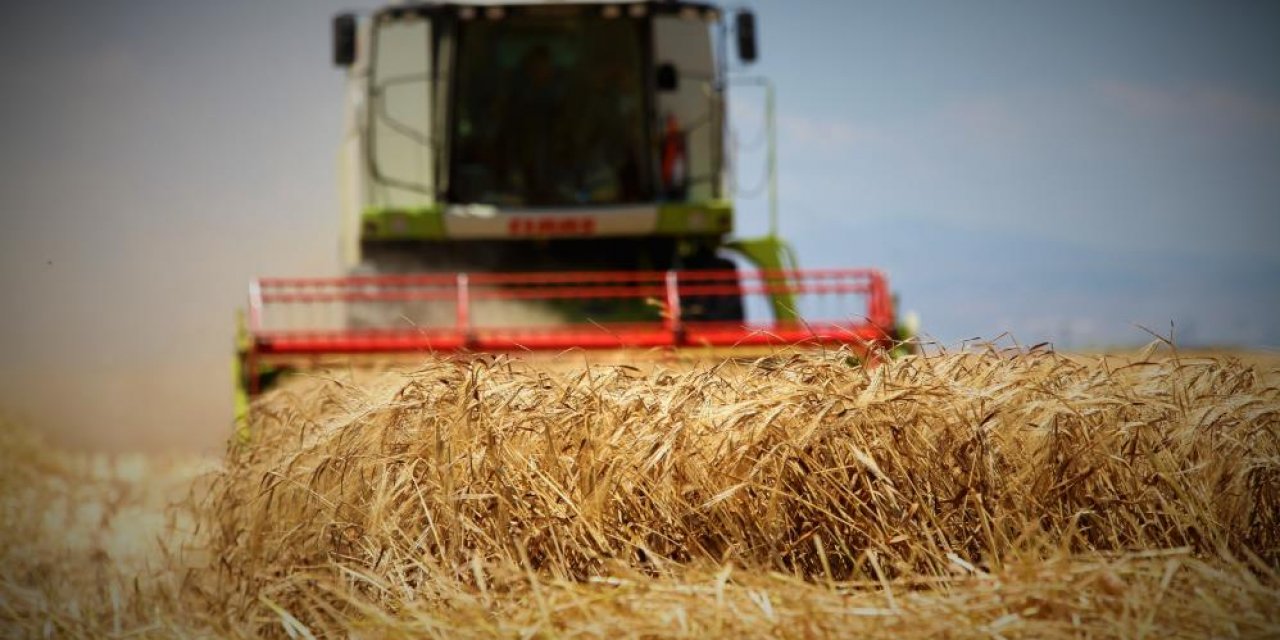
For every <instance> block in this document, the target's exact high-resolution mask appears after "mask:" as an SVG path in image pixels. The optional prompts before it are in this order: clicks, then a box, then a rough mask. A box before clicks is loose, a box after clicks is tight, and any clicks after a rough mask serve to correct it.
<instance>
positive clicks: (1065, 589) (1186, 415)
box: [0, 344, 1280, 638]
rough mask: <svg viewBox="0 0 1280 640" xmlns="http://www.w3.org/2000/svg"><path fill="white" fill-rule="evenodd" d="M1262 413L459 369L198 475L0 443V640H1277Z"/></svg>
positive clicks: (1270, 444)
mask: <svg viewBox="0 0 1280 640" xmlns="http://www.w3.org/2000/svg"><path fill="white" fill-rule="evenodd" d="M1278 384H1280V369H1277V368H1276V367H1275V365H1274V361H1273V360H1268V359H1251V360H1250V359H1240V358H1237V357H1232V356H1229V355H1199V354H1186V353H1179V352H1177V351H1176V350H1172V349H1170V348H1169V347H1168V345H1160V344H1153V345H1152V347H1151V348H1149V349H1148V350H1146V351H1144V352H1142V353H1136V354H1129V355H1126V356H1108V357H1085V356H1064V355H1060V354H1057V353H1054V352H1052V351H1051V350H1047V349H1033V350H1025V349H1007V350H1000V349H997V348H995V347H994V346H990V345H982V346H977V347H972V348H968V349H964V350H961V351H952V352H926V353H922V354H920V355H916V356H909V357H905V358H901V359H896V360H889V361H886V362H884V363H881V364H880V365H878V366H874V367H864V366H862V365H860V364H858V363H857V362H856V361H855V360H854V359H852V358H850V357H849V355H848V354H847V353H844V352H839V351H788V352H780V353H776V354H772V355H767V356H762V357H751V358H724V357H720V358H716V359H709V360H705V361H700V362H696V363H693V364H688V363H683V362H667V363H664V362H663V361H661V360H659V361H657V362H655V363H649V364H645V365H643V366H633V365H629V364H619V363H617V362H614V363H610V364H598V365H584V364H581V358H568V359H566V360H565V361H563V362H558V363H546V362H529V361H523V360H520V359H518V358H508V357H505V356H481V357H471V358H454V359H448V358H445V359H433V360H427V361H423V362H421V363H419V364H418V365H417V366H414V367H409V368H406V369H403V370H399V371H393V372H384V373H372V372H359V371H354V372H353V371H349V370H341V369H339V370H333V371H330V372H321V373H317V374H314V375H309V376H301V377H297V378H295V379H293V380H291V381H290V383H289V384H287V385H285V386H284V387H283V388H281V389H278V390H276V391H273V392H272V393H270V394H268V395H266V396H264V397H263V398H262V399H260V400H259V401H258V403H257V404H256V405H255V407H254V413H253V424H252V430H253V434H254V436H253V440H252V442H250V443H248V444H237V443H233V444H231V445H230V446H229V447H228V451H227V455H226V457H225V459H224V460H221V461H218V462H216V463H209V462H207V461H169V462H167V463H158V462H155V461H148V462H146V463H145V464H143V463H138V464H135V465H133V466H134V467H142V468H140V469H139V468H132V469H131V468H130V465H129V464H125V463H122V462H121V461H119V460H116V461H114V462H113V463H112V464H106V465H104V464H94V463H93V461H91V460H89V461H86V459H85V458H84V456H76V455H74V454H69V453H60V452H57V451H53V450H50V449H49V448H48V447H46V446H44V445H42V444H41V443H40V442H38V441H36V440H34V439H33V438H32V437H31V436H30V435H28V434H26V433H24V432H22V431H19V430H16V429H12V428H10V429H7V430H6V431H5V433H4V435H3V437H4V446H3V454H0V455H3V458H4V459H3V469H4V470H3V473H2V474H0V496H2V497H3V501H2V503H0V509H3V510H2V511H0V514H2V515H3V517H4V520H3V525H4V526H3V527H0V544H2V545H3V556H2V557H0V572H2V573H0V628H3V629H4V631H5V632H7V633H8V634H9V635H12V636H16V637H65V636H83V637H175V636H183V637H362V638H370V637H374V638H381V637H404V638H418V637H510V638H516V637H521V638H526V637H547V638H551V637H574V638H581V637H587V638H601V637H688V638H701V637H783V638H822V637H862V636H872V637H895V638H897V637H1036V638H1055V637H1062V638H1078V637H1152V638H1164V637H1189V638H1190V637H1197V638H1198V637H1245V638H1262V637H1276V636H1277V635H1280V574H1278V571H1280V386H1278ZM126 462H127V461H126ZM148 465H150V466H148ZM77 532H79V533H77ZM72 533H76V535H72ZM81 534H83V535H81Z"/></svg>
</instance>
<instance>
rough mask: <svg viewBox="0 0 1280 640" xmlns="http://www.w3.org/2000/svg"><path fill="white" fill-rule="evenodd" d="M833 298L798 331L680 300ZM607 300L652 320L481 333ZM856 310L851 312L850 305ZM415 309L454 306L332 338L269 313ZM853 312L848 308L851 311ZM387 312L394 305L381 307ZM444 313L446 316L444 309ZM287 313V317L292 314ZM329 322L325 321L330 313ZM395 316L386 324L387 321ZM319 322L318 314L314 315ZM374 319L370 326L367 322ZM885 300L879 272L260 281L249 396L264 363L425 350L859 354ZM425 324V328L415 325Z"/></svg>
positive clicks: (881, 341)
mask: <svg viewBox="0 0 1280 640" xmlns="http://www.w3.org/2000/svg"><path fill="white" fill-rule="evenodd" d="M777 294H791V295H792V296H795V297H796V298H797V299H799V298H806V299H810V298H817V299H834V300H837V301H838V303H839V304H841V305H843V306H841V307H840V310H839V312H838V313H837V316H838V317H837V318H836V319H834V320H832V319H818V318H814V319H811V321H809V322H791V323H779V322H774V323H755V324H752V323H745V322H723V321H720V322H709V321H700V320H690V319H688V317H686V314H685V313H684V312H683V310H682V307H683V306H684V303H683V302H682V301H683V300H687V299H688V298H690V297H715V296H742V297H744V298H747V299H749V298H751V297H752V296H755V297H760V296H771V295H777ZM568 299H581V300H590V299H613V300H644V301H646V302H648V301H654V302H656V303H657V304H659V305H660V306H661V310H660V317H661V319H660V320H656V321H653V322H623V323H619V322H608V323H600V324H597V323H586V324H581V323H579V324H567V325H566V324H559V325H547V326H525V327H492V326H486V324H485V323H484V321H483V318H481V319H480V320H479V321H478V320H477V316H476V314H477V313H478V312H481V310H480V309H478V308H477V307H476V306H475V302H476V301H481V300H484V301H502V300H508V301H515V302H521V303H522V304H523V301H539V300H547V301H550V300H568ZM859 301H860V302H859ZM396 302H418V303H425V304H422V305H419V306H421V307H425V308H431V307H432V305H431V303H437V302H438V303H440V304H441V305H450V304H452V305H455V308H454V309H452V310H451V311H452V316H453V317H452V322H451V323H449V320H448V319H447V316H446V319H445V322H446V323H448V325H447V326H422V327H383V328H372V329H370V328H361V329H356V328H335V329H320V328H318V327H317V326H310V327H307V326H303V327H288V326H283V325H287V324H288V320H290V319H296V318H292V316H291V314H283V315H276V314H274V312H275V311H278V310H279V309H295V310H297V309H301V310H303V311H306V310H314V309H316V308H317V306H319V307H320V308H321V309H323V308H324V305H338V307H337V308H338V309H339V310H341V309H343V308H344V307H343V306H342V305H351V304H356V305H372V306H373V308H377V307H378V305H379V304H381V303H396ZM855 303H856V304H855ZM391 308H392V309H394V308H395V307H391ZM444 308H446V309H447V308H448V307H444ZM292 313H293V314H296V313H298V312H297V311H294V312H292ZM329 313H330V316H329V317H332V311H330V312H329ZM387 315H388V317H394V316H396V314H393V313H392V314H387ZM322 317H323V316H322ZM374 317H377V316H376V314H375V315H374ZM893 323H894V317H893V301H892V297H891V295H890V292H889V286H888V281H887V279H886V278H885V276H884V274H883V273H881V272H880V271H877V270H874V269H810V270H794V271H793V270H782V271H747V272H741V273H739V272H737V271H734V270H716V271H645V272H557V273H537V272H534V273H518V274H504V273H480V274H394V275H369V276H348V277H341V278H262V279H258V280H254V281H252V282H251V283H250V287H249V309H248V330H249V332H250V336H251V338H252V340H251V347H250V350H249V353H248V354H247V356H246V368H247V370H248V372H249V376H250V381H249V385H250V392H251V393H256V392H257V391H259V388H258V387H259V385H260V382H259V380H258V376H257V372H258V365H259V363H260V362H261V361H262V359H263V358H267V357H273V356H278V357H288V356H305V357H312V356H322V355H325V354H394V353H417V352H430V351H458V350H472V351H523V350H566V349H573V348H581V349H618V348H673V347H676V348H678V347H691V346H718V347H734V346H748V347H749V346H768V345H785V344H794V343H822V344H846V345H851V346H852V347H853V348H855V349H859V350H862V351H867V350H868V349H872V348H874V347H876V346H880V347H887V346H889V345H890V344H891V342H890V340H891V338H892V331H893ZM424 324H425V325H429V324H430V323H424Z"/></svg>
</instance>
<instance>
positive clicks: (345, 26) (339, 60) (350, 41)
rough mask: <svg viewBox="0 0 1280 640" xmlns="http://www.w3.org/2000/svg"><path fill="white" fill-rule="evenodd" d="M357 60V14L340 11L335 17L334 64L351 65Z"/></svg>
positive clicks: (340, 65)
mask: <svg viewBox="0 0 1280 640" xmlns="http://www.w3.org/2000/svg"><path fill="white" fill-rule="evenodd" d="M355 61H356V16H355V14H353V13H340V14H338V15H336V16H334V17H333V64H334V66H338V67H349V66H351V64H352V63H354V62H355Z"/></svg>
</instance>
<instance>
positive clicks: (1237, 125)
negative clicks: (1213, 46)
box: [1098, 81, 1280, 132]
mask: <svg viewBox="0 0 1280 640" xmlns="http://www.w3.org/2000/svg"><path fill="white" fill-rule="evenodd" d="M1098 91H1099V93H1100V94H1101V95H1102V97H1103V99H1104V100H1105V101H1106V102H1107V103H1109V104H1110V105H1111V106H1113V107H1114V108H1116V109H1119V110H1120V111H1122V112H1123V113H1126V114H1128V115H1130V116H1132V117H1136V118H1142V119H1146V120H1156V121H1161V122H1169V123H1174V124H1193V125H1196V124H1198V125H1200V126H1213V127H1215V128H1226V129H1231V130H1236V131H1241V132H1256V131H1259V130H1263V131H1269V132H1280V101H1276V100H1271V99H1267V98H1264V97H1261V96H1255V95H1250V94H1248V93H1245V92H1242V91H1237V90H1234V89H1228V88H1223V87H1212V86H1198V87H1190V88H1187V89H1180V90H1175V89H1167V88H1162V87H1154V86H1150V85H1142V84H1137V83H1132V82H1120V81H1109V82H1103V83H1100V84H1099V85H1098Z"/></svg>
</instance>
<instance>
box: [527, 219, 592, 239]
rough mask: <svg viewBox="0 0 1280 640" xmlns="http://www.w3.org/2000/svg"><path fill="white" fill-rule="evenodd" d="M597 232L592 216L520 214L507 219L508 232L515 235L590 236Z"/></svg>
mask: <svg viewBox="0 0 1280 640" xmlns="http://www.w3.org/2000/svg"><path fill="white" fill-rule="evenodd" d="M595 232H596V219H595V218H592V217H590V216H585V217H573V216H549V217H531V216H520V217H515V218H511V220H509V221H507V233H508V234H510V235H513V236H590V235H595Z"/></svg>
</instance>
